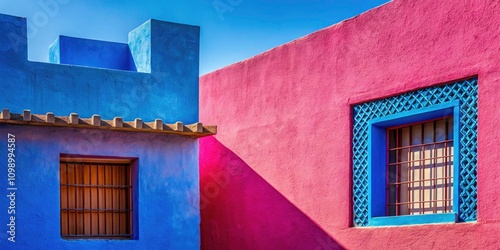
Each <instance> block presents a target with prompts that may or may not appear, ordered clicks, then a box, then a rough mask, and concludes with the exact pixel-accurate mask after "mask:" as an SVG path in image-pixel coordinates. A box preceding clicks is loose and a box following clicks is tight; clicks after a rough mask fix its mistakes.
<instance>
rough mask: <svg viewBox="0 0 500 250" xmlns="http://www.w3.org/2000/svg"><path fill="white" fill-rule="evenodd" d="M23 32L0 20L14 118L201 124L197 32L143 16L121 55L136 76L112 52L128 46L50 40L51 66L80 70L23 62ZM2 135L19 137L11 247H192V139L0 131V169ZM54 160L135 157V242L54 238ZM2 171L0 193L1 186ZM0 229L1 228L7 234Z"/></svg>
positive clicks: (19, 24) (6, 91)
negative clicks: (27, 115) (51, 116)
mask: <svg viewBox="0 0 500 250" xmlns="http://www.w3.org/2000/svg"><path fill="white" fill-rule="evenodd" d="M26 32H27V29H26V20H25V19H24V18H19V17H13V16H7V15H1V14H0V76H1V77H0V91H1V92H0V93H1V95H0V108H8V109H9V110H10V111H11V112H12V113H22V111H23V110H24V109H30V110H31V112H32V113H35V114H44V113H46V112H53V113H55V114H56V115H69V114H70V113H72V112H75V113H78V114H79V115H80V117H91V116H92V115H93V114H99V115H101V118H102V119H112V118H113V117H115V116H120V117H122V118H123V119H124V120H133V119H135V118H138V117H140V118H142V119H143V120H144V121H152V120H154V119H156V118H161V119H163V121H164V122H165V123H174V122H176V121H182V122H184V123H193V122H197V121H198V92H199V91H198V74H199V73H198V66H199V63H198V60H199V28H198V27H194V26H188V25H181V24H175V23H167V22H161V21H157V20H150V21H148V22H146V23H145V24H143V25H141V26H139V27H138V28H137V29H135V30H133V31H132V32H131V33H129V38H130V40H129V42H128V52H129V53H130V54H129V56H130V58H132V59H133V64H134V66H136V68H135V69H136V72H134V71H131V69H133V68H132V67H130V68H127V67H126V63H130V61H129V62H124V61H122V62H120V60H117V58H114V56H113V54H115V53H119V54H118V55H117V57H118V58H122V59H123V58H125V57H126V55H124V54H123V53H126V51H125V52H123V50H125V49H124V48H125V47H124V46H125V45H120V44H116V43H106V42H99V41H92V40H86V39H76V38H67V37H61V38H60V39H58V40H57V41H56V42H55V43H54V45H53V46H52V48H51V50H50V58H51V59H50V60H51V61H52V62H55V63H68V64H77V65H80V66H77V65H63V64H52V63H39V62H30V61H28V60H27V38H26V37H27V33H26ZM92 48H93V49H92ZM90 50H92V51H90ZM117 51H121V52H117ZM87 52H89V53H88V54H86V53H87ZM89 66H92V67H89ZM94 67H108V68H115V69H102V68H94ZM117 69H119V70H117ZM124 69H125V70H124ZM7 133H12V134H15V135H16V138H17V147H16V159H17V167H16V178H17V186H18V188H19V190H18V196H17V198H16V199H17V200H16V204H17V213H16V221H17V227H16V243H15V245H8V246H9V248H8V249H46V248H47V247H50V249H69V248H71V249H199V241H200V234H199V223H200V217H199V188H198V185H199V184H198V143H197V140H195V139H190V138H184V137H179V136H166V135H158V134H147V133H126V132H112V131H100V130H77V129H71V128H57V129H56V128H41V127H26V126H12V125H11V126H7V125H0V138H5V140H4V142H2V141H1V139H0V158H3V159H4V163H0V167H1V168H2V169H6V164H7V161H6V159H7V155H6V152H7V149H6V147H7V139H6V136H7ZM60 154H83V155H98V156H108V157H111V156H120V157H136V158H138V185H137V190H136V192H137V199H138V202H137V210H136V215H137V221H136V222H135V223H138V224H136V225H138V227H139V228H138V232H137V233H138V234H137V235H135V236H134V237H136V238H137V239H135V240H122V241H117V240H76V241H69V240H63V239H61V236H60V226H59V225H60V224H59V223H60V221H59V209H60V207H59V206H60V204H59V156H60ZM4 174H5V178H4V180H5V181H4V182H0V188H1V189H0V192H1V190H4V191H5V190H6V188H7V187H6V185H7V183H6V182H7V181H6V178H7V172H6V171H5V172H4ZM5 195H7V193H5V194H1V193H0V197H4V198H1V199H0V227H2V226H1V225H6V224H7V223H8V214H7V207H8V205H7V204H8V199H7V197H6V196H5ZM2 208H3V209H2ZM1 211H4V212H3V213H2V212H1ZM3 228H4V229H5V230H3V229H2V230H0V232H6V231H7V227H6V226H4V227H3ZM0 229H1V228H0ZM2 235H3V236H2ZM6 243H8V242H7V233H0V249H4V246H7V245H6Z"/></svg>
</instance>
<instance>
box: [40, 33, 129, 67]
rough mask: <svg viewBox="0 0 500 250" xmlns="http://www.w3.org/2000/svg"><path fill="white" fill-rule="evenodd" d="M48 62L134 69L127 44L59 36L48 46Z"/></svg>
mask: <svg viewBox="0 0 500 250" xmlns="http://www.w3.org/2000/svg"><path fill="white" fill-rule="evenodd" d="M49 51H50V57H49V59H50V62H51V63H58V64H68V65H80V66H88V67H96V68H106V69H118V70H129V71H136V68H135V64H134V59H133V58H132V55H131V53H130V49H129V46H128V44H124V43H113V42H105V41H96V40H89V39H82V38H75V37H68V36H59V38H58V39H57V41H56V42H54V44H52V46H51V47H50V50H49Z"/></svg>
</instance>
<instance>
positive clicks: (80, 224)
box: [60, 158, 133, 239]
mask: <svg viewBox="0 0 500 250" xmlns="http://www.w3.org/2000/svg"><path fill="white" fill-rule="evenodd" d="M60 180H61V183H60V185H61V189H60V195H61V197H60V202H61V236H62V238H65V239H88V238H101V239H131V238H132V235H133V234H132V208H133V206H132V185H131V183H132V182H131V162H130V160H106V159H97V160H82V159H72V158H63V159H61V161H60Z"/></svg>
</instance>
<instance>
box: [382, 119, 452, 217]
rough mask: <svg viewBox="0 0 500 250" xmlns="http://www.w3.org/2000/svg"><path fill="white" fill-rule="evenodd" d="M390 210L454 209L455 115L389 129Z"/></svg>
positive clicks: (394, 212) (404, 212)
mask: <svg viewBox="0 0 500 250" xmlns="http://www.w3.org/2000/svg"><path fill="white" fill-rule="evenodd" d="M387 136H388V140H387V141H388V157H387V158H388V163H387V164H388V166H387V213H388V215H390V216H393V215H413V214H429V213H430V214H433V213H434V214H435V213H449V212H452V211H453V208H452V204H453V202H452V197H453V174H454V173H453V164H454V163H453V118H452V117H448V118H444V119H443V118H441V119H438V120H432V121H427V122H424V123H419V124H412V125H404V126H400V127H393V128H388V129H387Z"/></svg>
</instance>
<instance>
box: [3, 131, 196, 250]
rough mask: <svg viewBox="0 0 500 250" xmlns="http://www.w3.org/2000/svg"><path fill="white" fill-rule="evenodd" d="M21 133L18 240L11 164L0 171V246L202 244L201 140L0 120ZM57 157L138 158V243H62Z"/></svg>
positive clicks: (18, 135)
mask: <svg viewBox="0 0 500 250" xmlns="http://www.w3.org/2000/svg"><path fill="white" fill-rule="evenodd" d="M7 133H10V134H14V135H15V136H16V151H15V155H16V168H15V169H16V187H17V191H16V214H15V216H16V220H15V221H16V238H15V239H16V242H15V243H11V242H9V241H7V236H8V235H7V233H6V231H7V230H8V227H7V226H6V225H7V224H8V223H9V216H10V215H8V214H7V208H8V207H9V201H8V198H7V197H6V195H7V194H8V191H7V187H8V186H7V181H6V180H7V170H6V169H7V167H6V166H4V165H6V163H2V164H1V165H2V167H1V168H2V169H3V170H2V171H0V174H1V175H0V179H2V182H1V185H0V197H2V198H0V208H1V209H0V229H1V230H0V232H1V233H0V249H199V237H200V236H199V223H200V217H199V184H198V147H197V145H198V142H197V140H196V139H192V138H186V137H180V136H175V135H163V134H151V133H130V132H117V131H103V130H93V129H74V128H53V127H27V126H19V125H5V124H0V138H2V139H1V140H2V141H0V159H3V160H2V162H6V161H7V153H8V151H7V139H6V138H7ZM60 154H83V155H94V156H114V157H136V158H138V166H137V167H138V168H137V169H138V178H137V179H138V183H137V186H136V187H135V188H136V190H137V202H136V203H137V204H136V205H137V206H136V208H137V211H136V212H137V215H138V216H137V219H138V221H135V224H136V225H138V234H137V235H136V237H137V239H136V240H63V239H62V238H61V233H60V217H59V216H60V215H59V214H60V200H59V199H60V198H59V195H60V193H59V190H60V188H59V184H60V183H59V157H60Z"/></svg>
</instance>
